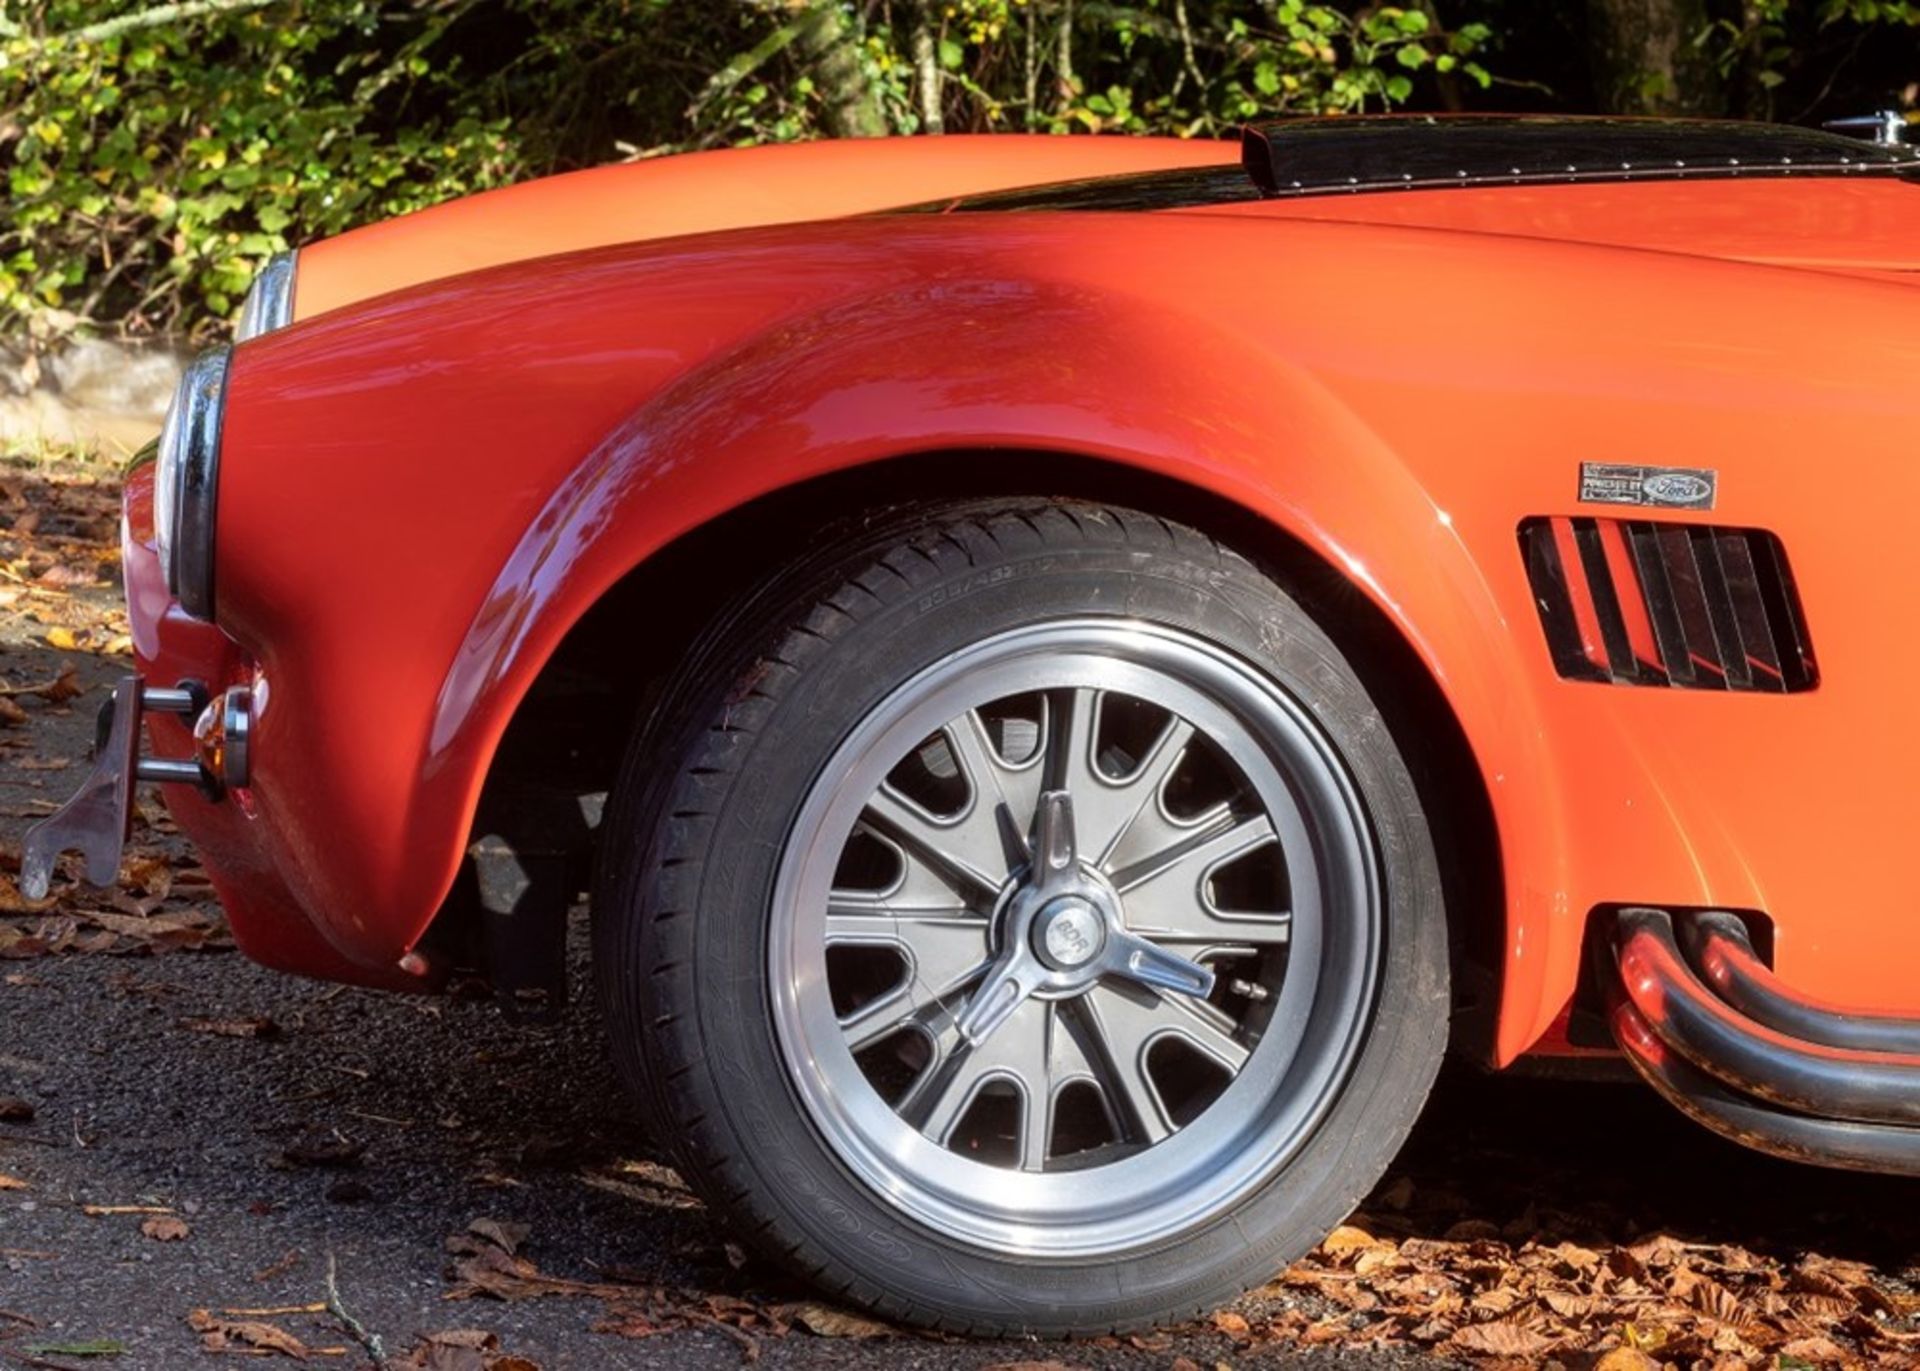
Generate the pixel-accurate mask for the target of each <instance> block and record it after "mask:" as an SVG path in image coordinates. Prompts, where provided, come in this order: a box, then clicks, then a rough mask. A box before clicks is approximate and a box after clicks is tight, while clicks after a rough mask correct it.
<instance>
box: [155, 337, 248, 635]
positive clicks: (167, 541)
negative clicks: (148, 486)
mask: <svg viewBox="0 0 1920 1371" xmlns="http://www.w3.org/2000/svg"><path fill="white" fill-rule="evenodd" d="M232 354H233V349H232V348H230V347H227V346H224V345H222V346H220V347H216V348H212V349H210V350H208V351H206V352H203V353H201V354H200V355H199V356H198V357H196V358H194V359H193V361H192V362H191V363H189V364H188V366H187V370H186V374H185V375H183V376H182V377H181V378H180V385H179V388H178V389H176V390H175V391H174V394H173V404H172V405H171V406H170V407H169V408H168V410H167V418H166V423H165V424H164V425H163V426H162V428H161V430H160V447H159V453H158V456H157V459H156V464H155V469H154V531H155V539H156V541H157V542H158V544H159V551H160V565H161V569H162V570H163V571H164V572H165V573H166V578H167V590H168V591H169V592H170V593H171V594H172V595H173V597H174V598H175V599H176V600H178V601H179V602H180V607H181V608H182V609H184V610H186V612H187V613H188V614H190V615H192V616H193V617H194V618H196V619H204V620H206V621H208V622H211V621H212V619H213V531H214V521H215V515H216V511H217V505H218V497H219V478H220V434H221V427H222V421H223V420H224V418H225V416H226V398H227V370H228V365H229V363H230V361H231V358H232Z"/></svg>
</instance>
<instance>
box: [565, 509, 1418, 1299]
mask: <svg viewBox="0 0 1920 1371" xmlns="http://www.w3.org/2000/svg"><path fill="white" fill-rule="evenodd" d="M823 563H824V564H823V565H821V566H818V567H815V568H814V569H812V570H811V571H810V572H808V573H807V574H806V575H805V576H803V578H802V579H803V580H804V581H805V582H806V584H805V585H804V586H802V587H800V589H801V590H802V591H803V592H804V593H803V595H802V597H801V598H799V599H797V600H793V601H786V602H780V601H778V600H769V599H768V598H767V597H764V596H763V597H760V598H759V600H758V601H757V602H756V603H758V604H759V606H760V608H759V610H758V612H757V613H750V614H744V615H742V616H738V617H736V618H735V619H734V620H732V621H730V623H729V626H728V627H727V628H726V629H724V630H723V631H722V633H721V635H720V636H719V637H718V638H717V639H716V641H715V642H714V643H712V644H710V645H709V649H708V651H706V652H704V653H702V654H701V655H700V656H699V657H697V658H696V659H695V660H696V662H698V663H703V664H704V665H697V666H696V667H694V668H693V669H692V671H691V673H690V674H689V677H688V678H687V679H686V680H684V681H682V682H681V685H680V694H679V697H678V698H677V700H676V701H675V703H674V704H672V705H670V706H669V711H668V713H669V714H670V715H671V716H673V717H675V718H676V719H677V722H678V726H679V730H680V731H679V732H678V733H677V735H676V734H673V733H669V732H664V731H662V730H661V729H659V728H656V729H655V730H653V731H652V732H650V733H649V734H645V735H643V736H642V738H641V740H639V741H638V742H637V743H636V749H635V751H634V753H633V754H632V756H631V757H630V764H629V767H628V772H627V780H626V781H624V782H623V785H622V793H620V794H619V795H617V796H616V803H615V808H614V812H613V815H612V817H611V818H610V820H609V827H610V829H611V830H612V831H613V832H614V833H615V835H616V839H615V840H616V841H618V840H619V838H621V837H627V836H629V835H630V837H631V841H630V843H629V845H628V846H627V847H626V848H625V849H624V850H621V851H618V852H616V853H615V854H614V855H615V860H614V861H613V862H611V863H609V870H610V874H611V879H610V880H609V881H607V882H606V884H605V886H604V888H603V890H602V891H601V892H600V895H599V897H598V901H597V910H596V919H597V923H598V928H599V931H600V937H599V944H598V947H597V957H598V960H599V962H600V969H601V974H602V977H603V984H604V985H605V987H606V989H607V992H608V995H607V999H608V1003H609V1007H610V1010H611V1017H612V1022H613V1026H614V1031H615V1034H616V1042H617V1043H618V1044H619V1045H620V1047H621V1048H622V1050H623V1055H624V1056H625V1057H626V1058H627V1060H628V1062H629V1064H630V1065H631V1066H632V1067H633V1068H634V1070H635V1073H636V1074H637V1075H639V1076H640V1077H641V1078H642V1079H643V1081H644V1082H645V1084H646V1088H647V1090H648V1091H649V1093H650V1094H651V1095H652V1096H653V1099H654V1103H655V1106H656V1108H657V1109H659V1110H660V1111H661V1112H662V1115H663V1120H664V1122H665V1123H666V1125H667V1133H668V1136H669V1137H670V1138H671V1139H672V1140H673V1141H674V1143H675V1145H676V1148H677V1152H678V1156H679V1160H680V1162H681V1164H682V1166H683V1167H685V1168H686V1169H687V1170H688V1172H689V1173H690V1175H691V1176H692V1178H693V1179H694V1180H695V1182H696V1183H697V1184H699V1185H700V1187H701V1188H702V1190H703V1192H704V1193H706V1194H707V1195H709V1196H710V1197H711V1198H713V1199H714V1200H716V1201H717V1202H718V1203H719V1204H721V1205H722V1206H723V1207H725V1208H726V1209H728V1210H730V1211H731V1212H732V1213H733V1215H734V1216H735V1217H736V1218H739V1219H741V1220H743V1221H744V1223H745V1224H746V1226H747V1229H748V1231H749V1232H750V1233H751V1234H753V1235H755V1236H756V1237H758V1238H759V1239H760V1240H761V1241H762V1243H763V1245H766V1246H770V1247H772V1248H774V1249H777V1250H779V1251H781V1252H785V1253H791V1254H793V1255H794V1256H795V1257H796V1258H797V1259H798V1260H799V1261H800V1262H801V1263H802V1264H803V1265H804V1266H805V1267H806V1269H808V1270H810V1271H813V1272H816V1273H817V1274H818V1275H819V1276H820V1277H821V1278H822V1279H823V1280H825V1281H827V1282H828V1283H830V1284H831V1285H833V1286H834V1287H835V1288H837V1289H840V1290H842V1291H843V1292H844V1293H846V1294H847V1295H848V1296H849V1297H851V1298H855V1299H858V1300H861V1301H862V1302H864V1303H867V1304H869V1305H872V1306H873V1307H875V1308H878V1309H881V1310H882V1311H884V1312H886V1313H888V1314H891V1315H893V1316H895V1317H901V1318H908V1319H913V1320H916V1321H922V1322H940V1323H946V1324H949V1325H960V1326H968V1327H978V1328H995V1329H1005V1330H1028V1331H1068V1330H1072V1329H1090V1328H1108V1327H1117V1326H1124V1325H1127V1324H1138V1323H1143V1322H1150V1321H1153V1320H1155V1319H1159V1318H1164V1317H1169V1316H1173V1315H1178V1314H1181V1313H1187V1312H1192V1311H1193V1310H1196V1309H1199V1308H1203V1307H1205V1306H1206V1305H1208V1304H1210V1303H1213V1302H1216V1301H1217V1300H1219V1299H1221V1298H1225V1297H1227V1296H1230V1295H1231V1294H1233V1293H1234V1292H1235V1291H1237V1290H1238V1289H1240V1288H1243V1287H1244V1286H1245V1285H1247V1284H1250V1283H1252V1282H1255V1281H1258V1280H1260V1279H1263V1278H1265V1277H1266V1276H1268V1275H1269V1274H1271V1272H1272V1270H1273V1269H1275V1268H1276V1267H1277V1266H1278V1265H1279V1264H1280V1263H1282V1262H1284V1261H1285V1260H1286V1259H1287V1258H1288V1257H1289V1256H1291V1255H1293V1254H1295V1253H1296V1252H1298V1251H1299V1250H1301V1249H1303V1248H1304V1247H1306V1246H1308V1245H1310V1244H1311V1243H1312V1242H1313V1241H1315V1240H1317V1238H1318V1237H1319V1236H1320V1234H1321V1233H1322V1232H1323V1231H1324V1230H1325V1228H1327V1227H1330V1226H1331V1225H1332V1224H1334V1223H1337V1222H1338V1221H1339V1220H1340V1219H1341V1218H1342V1217H1343V1216H1344V1214H1345V1212H1346V1210H1347V1209H1348V1208H1350V1207H1351V1205H1352V1204H1353V1203H1354V1202H1355V1201H1356V1200H1357V1199H1358V1198H1359V1196H1360V1195H1361V1194H1362V1193H1364V1191H1365V1189H1366V1187H1367V1186H1368V1185H1369V1184H1370V1183H1371V1182H1372V1180H1373V1179H1374V1178H1375V1177H1376V1176H1377V1174H1378V1172H1379V1170H1380V1169H1381V1168H1382V1167H1384V1165H1385V1163H1386V1161H1387V1160H1388V1159H1389V1158H1390V1157H1391V1155H1392V1152H1393V1150H1394V1148H1395V1147H1396V1146H1397V1144H1398V1142H1399V1140H1400V1138H1401V1137H1402V1136H1403V1135H1404V1132H1405V1130H1406V1128H1407V1127H1408V1126H1409V1125H1410V1123H1411V1121H1412V1117H1413V1114H1414V1112H1415V1110H1416V1109H1417V1107H1418V1104H1419V1101H1420V1099H1421V1097H1422V1096H1423V1095H1424V1092H1425V1089H1426V1086H1427V1084H1428V1082H1429V1080H1430V1079H1431V1075H1432V1072H1433V1069H1434V1067H1435V1065H1436V1062H1437V1058H1438V1054H1439V1050H1440V1047H1441V1045H1442V1043H1443V1041H1444V1033H1445V1018H1446V1001H1445V984H1446V982H1445V964H1446V963H1445V939H1444V933H1443V920H1442V915H1441V911H1440V909H1439V907H1438V889H1439V887H1438V881H1437V878H1436V877H1435V874H1434V869H1433V854H1432V852H1431V849H1430V845H1429V841H1428V839H1427V835H1426V829H1425V826H1424V824H1423V822H1422V821H1421V817H1420V812H1419V808H1418V806H1417V803H1416V802H1415V799H1414V793H1413V789H1412V786H1411V784H1410V782H1409V781H1408V779H1407V775H1406V772H1405V769H1404V768H1403V767H1402V765H1401V763H1400V759H1399V757H1398V755H1397V753H1396V752H1395V750H1394V748H1393V745H1392V742H1391V740H1390V738H1389V737H1388V735H1387V731H1386V729H1385V728H1384V726H1383V725H1382V724H1381V721H1380V718H1379V715H1378V714H1377V712H1376V711H1375V710H1374V708H1373V706H1372V704H1371V702H1370V701H1369V699H1368V697H1367V695H1366V693H1365V691H1364V689H1363V688H1362V687H1361V685H1360V683H1359V681H1358V680H1357V679H1355V677H1354V676H1353V673H1352V672H1351V670H1350V669H1349V668H1348V667H1347V666H1346V664H1345V663H1344V662H1343V661H1342V659H1341V658H1340V656H1339V654H1338V653H1337V652H1336V651H1335V649H1334V648H1333V646H1332V645H1331V643H1330V642H1329V641H1328V640H1327V639H1326V637H1325V636H1324V634H1323V633H1322V632H1321V631H1320V630H1319V628H1318V627H1317V626H1316V625H1314V624H1313V622H1312V621H1311V620H1310V619H1309V618H1308V617H1307V616H1306V615H1305V614H1304V613H1302V612H1301V610H1300V609H1299V608H1298V607H1297V606H1295V605H1294V604H1293V603H1292V602H1291V601H1289V600H1288V599H1287V598H1286V597H1285V596H1284V595H1283V594H1282V593H1281V592H1280V591H1279V590H1278V588H1277V587H1276V586H1274V585H1273V584H1272V582H1270V581H1269V580H1267V579H1266V578H1265V577H1263V576H1261V575H1260V574H1259V573H1258V572H1257V571H1255V570H1254V569H1253V568H1252V567H1251V566H1249V565H1248V564H1247V563H1245V562H1244V561H1242V560H1240V559H1239V558H1238V557H1235V556H1233V555H1232V554H1231V553H1228V552H1225V551H1224V550H1222V549H1220V548H1219V547H1217V546H1216V545H1215V544H1213V543H1212V542H1211V541H1209V540H1206V539H1204V538H1201V537H1200V536H1199V535H1197V534H1192V533H1189V532H1187V531H1185V530H1181V529H1178V528H1174V527H1170V526H1168V525H1166V524H1165V523H1163V522H1161V521H1159V520H1150V519H1147V518H1144V517H1142V516H1136V515H1132V514H1126V513H1115V512H1112V511H1105V510H1097V509H1091V508H1084V507H1079V506H1060V505H1038V506H1035V505H1031V504H1029V505H1024V506H1013V507H1009V508H1007V509H1005V510H1004V511H1002V510H984V511H983V510H980V509H973V510H969V511H964V512H956V513H954V514H951V515H948V516H946V517H944V518H942V517H935V518H932V519H928V518H926V517H924V516H923V517H922V519H921V520H920V521H919V526H917V527H900V526H894V527H891V528H884V529H881V530H877V531H875V532H873V533H871V534H870V535H869V540H868V541H866V542H864V543H863V544H862V545H858V546H855V547H852V548H849V549H848V550H846V551H845V552H844V553H843V554H842V555H840V556H839V557H829V558H825V559H823ZM663 748H665V749H667V751H666V752H663V751H662V749H663Z"/></svg>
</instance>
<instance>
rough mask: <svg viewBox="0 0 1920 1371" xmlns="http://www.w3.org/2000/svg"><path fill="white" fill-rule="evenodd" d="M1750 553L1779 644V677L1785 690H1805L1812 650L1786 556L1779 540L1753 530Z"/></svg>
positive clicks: (1810, 676)
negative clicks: (1751, 551) (1783, 683)
mask: <svg viewBox="0 0 1920 1371" xmlns="http://www.w3.org/2000/svg"><path fill="white" fill-rule="evenodd" d="M1747 541H1748V545H1749V546H1750V547H1751V548H1752V549H1753V568H1754V571H1755V573H1756V574H1757V576H1758V580H1759V586H1760V600H1761V603H1762V604H1764V605H1765V606H1766V611H1767V620H1768V622H1769V623H1771V624H1772V625H1773V628H1774V640H1775V641H1776V642H1778V643H1779V644H1780V677H1781V679H1782V680H1783V681H1785V682H1786V687H1787V689H1788V690H1806V689H1809V688H1810V687H1811V686H1812V685H1813V683H1814V679H1815V678H1814V669H1813V647H1812V644H1810V643H1809V642H1808V641H1807V630H1806V625H1805V623H1804V622H1803V621H1802V619H1801V617H1800V596H1799V593H1798V590H1797V589H1796V587H1795V586H1794V583H1793V572H1791V571H1790V570H1788V569H1787V556H1786V553H1785V552H1784V551H1783V550H1782V548H1781V546H1780V540H1779V539H1778V538H1776V537H1774V536H1773V535H1772V534H1771V533H1762V532H1760V531H1758V530H1755V531H1754V532H1752V533H1749V534H1748V535H1747Z"/></svg>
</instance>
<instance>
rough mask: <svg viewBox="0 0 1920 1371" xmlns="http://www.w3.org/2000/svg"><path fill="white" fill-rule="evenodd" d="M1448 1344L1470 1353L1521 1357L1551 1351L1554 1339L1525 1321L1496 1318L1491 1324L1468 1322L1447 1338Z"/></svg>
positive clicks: (1457, 1349) (1472, 1354) (1456, 1349)
mask: <svg viewBox="0 0 1920 1371" xmlns="http://www.w3.org/2000/svg"><path fill="white" fill-rule="evenodd" d="M1447 1345H1448V1346H1449V1347H1452V1348H1453V1349H1454V1350H1455V1351H1458V1352H1464V1353H1466V1354H1467V1355H1469V1356H1476V1357H1502V1358H1514V1359H1520V1358H1530V1357H1539V1356H1541V1355H1542V1354H1544V1353H1546V1352H1548V1351H1550V1350H1551V1349H1552V1348H1553V1346H1554V1340H1553V1339H1552V1338H1549V1337H1545V1336H1543V1335H1541V1334H1540V1333H1537V1332H1535V1331H1534V1330H1533V1329H1531V1328H1528V1327H1527V1326H1526V1325H1525V1324H1519V1323H1508V1322H1505V1321H1502V1320H1496V1321H1494V1322H1492V1323H1470V1324H1468V1325H1467V1326H1466V1327H1465V1328H1461V1329H1459V1330H1457V1331H1456V1332H1455V1333H1454V1335H1453V1336H1452V1337H1451V1338H1449V1339H1448V1340H1447Z"/></svg>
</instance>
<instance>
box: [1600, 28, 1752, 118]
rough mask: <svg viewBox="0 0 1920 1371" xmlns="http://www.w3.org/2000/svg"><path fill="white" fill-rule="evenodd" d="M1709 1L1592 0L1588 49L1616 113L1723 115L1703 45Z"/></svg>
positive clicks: (1604, 97) (1716, 77)
mask: <svg viewBox="0 0 1920 1371" xmlns="http://www.w3.org/2000/svg"><path fill="white" fill-rule="evenodd" d="M1711 22H1712V18H1711V16H1710V15H1709V14H1708V0H1587V24H1588V29H1589V35H1588V49H1589V57H1590V59H1591V62H1592V66H1593V75H1594V86H1595V88H1596V91H1597V93H1598V94H1599V96H1600V103H1601V106H1602V108H1604V109H1606V110H1607V111H1609V112H1610V113H1613V114H1704V115H1713V114H1724V113H1725V112H1726V105H1725V99H1726V96H1725V90H1724V88H1723V86H1722V83H1721V80H1720V74H1719V72H1718V71H1717V70H1715V68H1714V64H1713V59H1712V57H1711V55H1710V54H1709V53H1708V52H1706V51H1705V50H1704V49H1703V48H1702V47H1701V45H1700V44H1699V41H1698V40H1699V39H1700V37H1701V36H1702V35H1703V34H1705V33H1706V31H1707V27H1708V25H1709V24H1710V23H1711Z"/></svg>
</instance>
